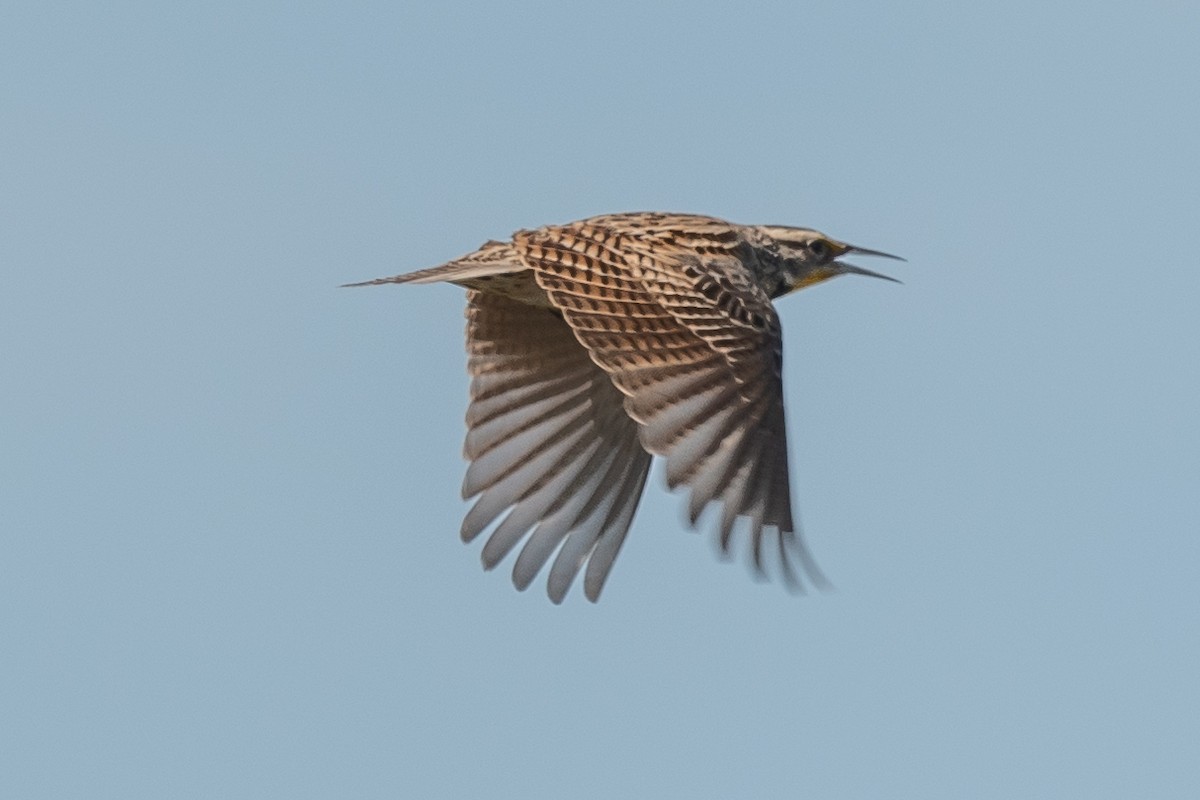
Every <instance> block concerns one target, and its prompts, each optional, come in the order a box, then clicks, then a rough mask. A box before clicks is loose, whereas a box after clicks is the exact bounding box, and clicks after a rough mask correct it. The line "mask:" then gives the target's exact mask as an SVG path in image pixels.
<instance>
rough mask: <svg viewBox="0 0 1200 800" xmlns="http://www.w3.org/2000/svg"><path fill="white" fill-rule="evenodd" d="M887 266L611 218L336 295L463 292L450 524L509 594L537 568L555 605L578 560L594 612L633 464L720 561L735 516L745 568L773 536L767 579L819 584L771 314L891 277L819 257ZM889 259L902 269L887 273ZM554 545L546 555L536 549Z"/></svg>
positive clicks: (824, 242) (721, 230)
mask: <svg viewBox="0 0 1200 800" xmlns="http://www.w3.org/2000/svg"><path fill="white" fill-rule="evenodd" d="M846 254H864V255H875V256H884V257H887V258H898V257H897V256H893V255H890V254H888V253H881V252H879V251H876V250H867V249H865V248H862V247H855V246H853V245H849V244H845V243H844V242H839V241H836V240H834V239H831V238H829V237H828V236H826V235H824V234H823V233H820V232H818V231H815V230H810V229H807V228H793V227H787V226H782V225H736V224H734V223H731V222H726V221H724V220H720V219H715V218H712V217H704V216H695V215H689V214H664V213H629V214H611V215H607V216H600V217H592V218H590V219H585V220H580V221H578V222H571V223H568V224H565V225H551V226H547V227H542V228H538V229H536V230H521V231H517V232H516V233H515V234H513V237H512V239H511V241H507V242H498V241H489V242H487V243H486V244H484V245H483V246H482V247H481V248H479V249H478V250H476V251H475V252H473V253H469V254H467V255H465V256H463V257H461V258H458V259H455V260H454V261H450V262H448V263H446V264H443V265H442V266H439V267H432V268H430V269H424V270H420V271H418V272H412V273H408V274H405V275H397V276H395V277H392V278H379V279H377V280H373V281H366V282H364V283H355V284H348V285H350V286H370V285H379V284H385V283H433V282H438V281H449V282H451V283H455V284H458V285H459V286H463V287H466V289H467V290H468V291H467V353H468V370H469V372H470V375H471V403H470V406H469V408H468V411H467V429H468V430H467V437H466V444H465V446H464V452H465V455H466V458H467V459H468V460H469V461H470V466H469V468H468V469H467V474H466V478H465V479H464V481H463V491H462V493H463V497H464V499H469V498H471V497H474V496H476V495H478V500H477V501H476V502H475V504H474V506H473V507H472V508H471V509H470V511H469V512H468V513H467V515H466V518H465V520H464V521H463V524H462V538H463V540H464V541H468V542H469V541H471V540H473V539H474V538H475V537H477V536H478V535H479V534H480V533H482V532H483V531H484V530H485V529H486V528H488V526H490V525H491V524H492V523H493V522H495V521H496V520H497V518H499V517H500V515H501V514H503V513H504V512H505V511H506V510H509V509H511V511H509V513H508V515H507V516H505V517H504V518H503V520H501V521H500V523H499V524H498V525H497V526H496V527H495V529H494V530H493V531H492V534H491V536H490V537H489V539H488V541H487V543H486V544H485V545H484V548H483V554H482V555H483V563H484V566H485V568H487V569H491V568H492V567H494V566H496V565H497V564H498V563H499V562H500V561H501V560H502V559H503V558H504V557H505V556H506V555H507V554H508V553H509V552H510V551H512V550H513V548H515V547H516V546H517V544H519V543H520V542H521V540H522V539H526V536H527V535H528V538H527V540H526V541H525V545H524V547H523V548H522V549H521V552H520V555H519V556H518V557H517V560H516V563H515V565H514V567H513V583H514V584H515V585H516V586H517V588H519V589H525V588H526V587H528V586H529V584H530V583H531V582H532V581H533V579H534V578H535V577H536V576H537V573H538V572H539V571H540V570H541V569H542V567H544V566H545V565H546V563H547V562H548V561H549V560H550V558H551V557H552V556H553V557H554V563H553V565H552V566H551V568H550V576H549V581H548V586H547V589H548V594H549V595H550V599H551V600H553V601H554V602H555V603H559V602H561V601H562V599H563V597H564V596H565V595H566V593H567V590H568V589H569V588H570V586H571V583H572V581H573V580H574V579H575V576H576V574H578V572H579V571H580V569H581V568H583V565H584V564H585V563H586V564H587V569H586V571H585V575H584V593H585V594H586V595H587V598H588V599H589V600H591V601H593V602H595V601H596V600H597V599H598V598H599V596H600V591H601V589H602V588H603V586H604V582H605V580H606V579H607V578H608V574H609V571H610V570H611V569H612V565H613V562H614V560H615V559H616V557H617V553H618V552H619V550H620V548H621V544H622V542H623V541H624V540H625V534H626V533H627V532H628V530H629V526H630V523H631V522H632V520H633V515H634V511H635V509H636V508H637V504H638V500H639V499H640V497H641V494H642V488H643V486H644V485H645V482H646V473H647V471H648V470H649V467H650V457H651V454H653V455H658V456H662V457H664V458H665V459H666V475H667V483H668V485H669V486H670V487H671V488H672V489H674V488H676V487H679V486H686V487H688V488H689V489H690V490H691V495H690V498H689V502H688V517H689V520H690V522H691V524H692V525H693V526H694V525H695V524H696V520H697V519H698V518H699V516H700V514H701V512H702V511H703V510H704V509H705V507H706V506H708V505H709V504H710V503H712V502H714V501H720V505H721V506H722V512H721V519H720V525H719V530H720V539H719V541H720V546H721V550H722V552H724V553H728V552H729V550H730V546H731V541H732V538H733V533H734V524H735V522H736V521H737V519H738V518H739V517H746V518H748V520H749V542H750V551H751V558H752V562H753V565H754V568H755V571H756V574H759V575H763V574H765V570H764V563H763V562H764V554H763V550H764V538H765V537H766V538H773V539H774V542H773V545H774V549H776V550H777V551H778V554H779V559H778V560H779V564H780V571H781V573H782V577H783V578H784V580H785V582H786V583H787V584H788V586H789V587H791V588H795V589H800V588H802V584H801V582H800V579H799V577H798V576H797V574H796V570H795V568H794V567H793V565H792V558H796V559H797V560H798V561H799V564H800V565H801V567H802V569H803V570H804V572H806V573H807V575H808V578H809V580H810V581H811V582H812V583H814V584H816V585H822V584H824V583H825V579H824V577H823V576H822V575H821V572H820V570H819V569H818V568H817V566H816V563H815V562H814V561H813V559H812V557H811V556H810V555H809V553H808V551H807V549H806V547H805V545H804V542H803V540H802V538H801V536H800V534H799V532H798V531H797V526H796V525H795V523H794V521H793V518H792V508H791V493H790V486H789V480H788V449H787V433H786V430H785V425H784V413H783V382H782V377H781V376H782V369H783V361H782V353H783V341H782V336H781V332H780V325H779V317H778V316H777V315H776V313H775V308H774V306H773V304H772V302H771V301H772V300H773V299H775V298H777V297H780V296H781V295H784V294H787V293H788V292H791V291H794V290H796V289H800V288H803V287H806V286H811V285H813V284H815V283H819V282H821V281H824V280H827V279H829V278H832V277H834V276H836V275H843V274H847V273H853V274H857V275H870V276H873V277H876V278H884V279H886V280H895V279H894V278H889V277H888V276H886V275H880V274H879V273H876V272H871V271H870V270H866V269H862V268H860V267H856V266H853V265H850V264H846V263H844V262H841V261H838V260H837V259H838V258H839V257H841V256H843V255H846ZM901 260H902V259H901ZM556 550H557V554H556V552H555V551H556Z"/></svg>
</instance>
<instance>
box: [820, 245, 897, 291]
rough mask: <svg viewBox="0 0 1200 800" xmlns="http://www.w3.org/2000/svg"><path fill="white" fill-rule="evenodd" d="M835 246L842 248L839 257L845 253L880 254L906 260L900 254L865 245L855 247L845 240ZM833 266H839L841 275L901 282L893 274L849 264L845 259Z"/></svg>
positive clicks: (883, 256) (838, 270)
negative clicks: (896, 254)
mask: <svg viewBox="0 0 1200 800" xmlns="http://www.w3.org/2000/svg"><path fill="white" fill-rule="evenodd" d="M835 246H836V247H837V248H838V249H839V250H840V252H839V253H838V254H837V258H841V257H842V256H844V255H862V256H879V257H881V258H890V259H893V260H895V261H904V259H903V258H901V257H900V256H894V255H892V254H891V253H885V252H883V251H882V250H868V249H867V248H865V247H855V246H854V245H852V244H845V243H844V242H837V243H836V245H835ZM832 266H835V267H836V268H837V274H839V275H866V276H867V277H869V278H881V279H883V280H885V281H891V282H892V283H900V281H899V280H897V279H895V278H893V277H892V276H891V275H884V274H882V273H879V272H872V271H871V270H869V269H863V268H862V267H856V266H854V265H853V264H847V263H846V262H844V261H834V262H833V265H832Z"/></svg>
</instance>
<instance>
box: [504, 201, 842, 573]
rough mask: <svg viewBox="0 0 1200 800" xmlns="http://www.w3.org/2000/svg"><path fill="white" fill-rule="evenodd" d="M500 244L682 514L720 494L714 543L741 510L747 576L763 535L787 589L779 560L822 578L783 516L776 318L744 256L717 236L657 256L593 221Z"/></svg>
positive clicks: (648, 243)
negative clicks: (628, 424)
mask: <svg viewBox="0 0 1200 800" xmlns="http://www.w3.org/2000/svg"><path fill="white" fill-rule="evenodd" d="M513 244H514V247H515V249H516V251H517V253H518V254H519V255H520V257H521V260H522V261H523V262H524V263H525V264H526V265H527V266H529V267H530V268H531V269H533V271H534V276H535V279H536V280H537V282H538V285H540V286H541V287H542V288H543V289H544V290H545V291H546V293H547V294H548V296H549V298H550V302H551V303H552V304H553V305H554V306H555V307H557V308H558V309H560V310H561V311H562V313H563V318H564V319H565V320H566V322H567V324H568V325H570V328H571V330H572V331H573V332H574V334H575V337H576V338H577V339H578V340H579V342H580V343H582V344H583V346H584V347H586V348H587V350H588V352H589V353H590V354H591V357H592V359H593V360H594V361H595V362H596V363H597V364H599V365H600V366H601V367H602V368H603V369H604V371H605V372H607V373H608V374H609V375H610V376H611V378H612V381H613V383H614V384H615V385H616V386H617V387H618V388H619V389H620V390H621V391H622V392H623V393H624V394H625V395H626V397H625V401H624V402H625V408H626V410H627V411H628V412H629V415H630V416H632V417H633V418H634V419H635V420H636V421H637V422H638V425H639V436H640V439H641V442H642V444H643V445H644V446H645V448H646V449H647V450H649V451H650V452H652V453H655V454H656V455H662V456H664V457H665V458H666V462H667V465H666V466H667V479H668V482H669V484H670V486H671V487H672V488H675V487H677V486H681V485H684V486H688V487H689V488H690V489H691V497H690V499H689V504H688V509H689V516H690V519H691V521H692V523H693V524H695V522H696V520H697V519H698V518H699V516H700V514H701V513H702V512H703V510H704V508H705V507H706V506H707V505H708V504H709V503H711V502H713V501H720V503H721V505H722V506H723V510H722V515H721V521H720V540H719V541H720V544H721V548H722V550H723V551H725V552H728V551H729V549H730V546H731V541H732V535H733V531H734V524H735V522H736V520H737V518H738V517H746V518H748V519H749V524H750V548H751V555H752V559H753V564H754V566H755V568H756V570H757V571H758V572H759V573H760V574H762V573H763V572H764V566H763V562H764V559H763V542H764V538H765V537H766V536H770V535H773V536H774V538H775V543H776V546H777V549H778V552H779V561H780V569H781V571H782V573H783V576H784V579H785V581H786V582H787V583H788V585H789V586H791V587H793V588H799V587H800V582H799V579H798V577H797V575H796V573H795V570H794V569H793V567H792V563H791V558H792V557H795V558H797V559H798V560H799V561H800V563H801V565H802V566H803V568H804V570H805V571H806V572H807V573H808V575H809V577H810V579H811V580H812V581H813V582H814V583H816V584H822V583H824V582H825V579H824V577H823V576H822V575H821V573H820V570H819V569H818V568H817V566H816V564H815V563H814V562H813V560H812V558H811V556H810V555H809V554H808V552H807V549H806V548H805V546H804V543H803V541H802V540H801V538H800V537H799V536H798V534H797V533H796V532H795V530H796V526H795V524H794V523H793V519H792V510H791V495H790V488H789V480H788V454H787V432H786V425H785V421H784V411H783V386H782V379H781V373H780V369H781V364H782V344H781V342H782V337H781V334H780V330H779V322H778V317H777V316H776V314H775V310H774V307H773V306H772V305H771V302H770V298H768V297H767V296H766V294H765V293H764V292H763V291H762V290H761V289H760V288H759V287H758V286H757V284H756V283H754V281H753V280H752V278H751V276H750V275H749V274H748V272H747V270H746V267H745V266H744V265H743V264H741V263H740V262H739V261H738V260H737V259H736V258H735V257H734V254H733V253H732V252H729V251H721V249H720V248H719V247H713V248H712V249H711V251H710V252H709V253H708V254H707V255H706V256H705V257H704V258H705V260H704V261H703V262H702V261H701V260H700V258H699V257H697V256H695V255H682V253H689V254H690V253H695V252H697V251H696V250H695V249H694V248H687V249H679V248H677V249H676V251H675V252H679V253H681V255H680V256H679V257H669V256H667V257H665V256H664V255H663V253H664V252H669V251H670V248H669V247H663V246H661V244H662V243H656V242H654V241H653V240H652V239H649V238H648V237H646V236H633V235H629V234H624V233H621V232H619V231H616V230H613V229H611V228H609V227H607V226H605V225H604V224H602V223H600V222H598V221H587V220H585V221H583V222H578V223H572V224H570V225H566V226H561V227H552V228H541V229H538V230H536V231H522V232H519V233H518V234H517V235H516V236H515V237H514V240H513ZM768 529H771V530H768ZM772 531H773V532H772Z"/></svg>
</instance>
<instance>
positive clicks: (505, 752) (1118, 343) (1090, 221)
mask: <svg viewBox="0 0 1200 800" xmlns="http://www.w3.org/2000/svg"><path fill="white" fill-rule="evenodd" d="M1048 6H1049V7H1048ZM1198 40H1200V6H1197V5H1196V4H1194V3H1185V2H1173V3H1172V2H1161V3H1140V4H1136V5H1134V4H1104V3H1060V4H1044V3H1036V4H1035V3H1028V4H1026V3H1007V2H1006V3H1002V4H1001V3H996V4H977V3H933V2H919V3H913V4H892V3H866V4H855V3H824V4H809V3H774V4H770V3H740V4H736V5H734V4H729V5H719V4H715V3H665V4H647V3H641V2H638V3H633V2H613V3H608V4H603V5H596V4H567V3H556V2H555V3H551V2H546V3H516V4H511V3H510V4H494V5H492V4H486V5H485V4H469V3H452V2H447V3H398V4H397V3H340V2H339V3H252V4H245V3H202V4H162V3H117V4H93V3H78V4H58V3H25V4H20V3H17V4H7V5H5V6H4V9H3V11H0V74H3V76H4V79H3V81H2V83H0V264H2V265H3V276H4V281H3V286H4V288H3V291H2V292H0V375H2V376H3V380H2V382H0V542H2V543H3V547H2V551H0V796H3V797H14V798H15V797H97V798H100V797H112V798H134V797H136V798H141V797H146V798H162V797H225V798H243V797H244V798H257V797H297V798H307V797H313V798H327V797H364V798H365V797H402V796H403V797H505V796H522V797H547V798H552V797H580V798H591V797H621V796H626V797H632V796H642V797H681V798H709V797H712V798H722V797H734V796H756V797H818V798H964V797H970V798H1014V797H1020V798H1059V797H1091V798H1096V797H1099V798H1128V797H1139V796H1140V797H1155V798H1168V797H1169V798H1176V797H1178V798H1193V797H1196V796H1197V794H1198V793H1200V755H1198V754H1200V535H1198V534H1200V424H1198V423H1197V420H1196V412H1197V405H1198V397H1200V369H1198V363H1200V342H1198V340H1200V335H1198V334H1200V322H1198V318H1197V307H1198V300H1200V265H1198V263H1197V262H1198V259H1200V257H1198V255H1197V252H1198V248H1200V237H1198V235H1197V220H1198V219H1200V105H1198V104H1197V99H1196V98H1197V87H1198V86H1200V48H1198V47H1197V44H1196V43H1197V41H1198ZM638 209H663V210H678V211H692V212H700V213H708V214H715V215H718V216H723V217H726V218H729V219H733V220H737V221H742V222H761V223H776V224H796V225H807V226H813V227H818V228H820V229H822V230H825V231H826V232H828V233H829V234H831V235H833V236H835V237H838V238H842V239H845V240H848V241H851V242H855V243H858V244H862V245H864V246H867V247H874V248H879V249H883V250H888V251H891V252H896V253H899V254H902V255H904V256H906V257H907V258H908V259H909V261H908V263H907V264H891V263H887V264H884V263H883V262H874V263H869V262H868V261H863V262H862V263H864V265H867V266H874V267H878V268H886V269H887V270H888V271H889V272H891V273H892V274H894V275H896V276H897V277H899V278H901V279H903V280H904V281H905V284H904V285H903V286H896V285H894V284H888V283H884V282H882V281H871V280H866V279H861V278H841V279H838V280H836V281H833V282H830V283H828V284H825V285H823V286H820V287H817V288H814V289H811V290H807V291H804V292H801V293H799V294H797V295H795V296H791V297H788V298H785V299H784V300H783V301H781V303H780V313H781V316H782V320H783V325H784V329H785V334H786V337H787V348H786V351H785V370H786V371H785V384H786V393H787V402H788V407H789V433H790V435H791V440H792V442H791V444H792V458H793V481H794V494H795V498H796V502H797V505H798V508H799V509H800V512H801V516H802V519H803V522H804V526H805V529H806V530H807V532H808V535H809V540H810V543H811V545H812V548H813V551H814V553H815V555H816V557H817V558H818V560H819V562H820V563H821V565H822V566H823V567H824V569H825V571H826V572H827V573H828V574H829V576H830V577H831V579H832V580H833V581H834V583H835V584H836V586H837V590H836V591H834V592H832V593H828V594H816V595H809V596H806V597H793V596H790V595H788V594H787V593H786V592H785V591H784V590H783V589H782V588H781V587H780V586H778V585H772V584H765V585H764V584H757V583H755V582H754V581H753V580H752V579H751V577H750V576H749V574H748V570H747V569H746V568H745V565H744V564H742V563H734V564H729V563H722V562H720V561H719V560H718V559H717V558H715V557H714V552H713V551H714V548H713V546H712V537H711V531H709V532H707V533H703V534H697V533H691V532H688V531H686V530H685V526H684V524H683V519H682V513H683V499H682V497H680V496H672V495H670V494H669V493H667V492H666V491H665V489H664V487H663V482H662V476H661V474H659V473H657V472H656V473H655V474H654V475H652V480H651V484H650V486H649V491H648V493H647V496H646V498H645V501H644V502H643V504H642V507H641V510H640V512H639V515H638V517H637V519H636V521H635V523H634V526H633V530H632V532H631V534H630V538H629V540H628V542H627V543H626V546H625V549H624V551H623V553H622V555H621V558H620V560H619V561H618V563H617V566H616V570H615V572H614V574H613V576H612V579H611V581H610V582H609V584H608V586H607V589H606V592H605V595H604V597H603V598H602V600H601V602H600V603H599V605H594V606H593V605H591V604H589V603H587V602H586V601H585V600H584V599H583V597H582V595H581V593H580V592H579V591H578V587H576V589H575V590H573V592H572V594H571V595H570V596H569V597H568V599H567V602H566V603H564V604H563V606H561V607H555V606H553V605H552V604H551V603H550V602H549V601H548V600H547V599H546V597H545V594H544V588H543V587H544V583H543V582H540V581H539V583H538V584H537V585H536V588H534V589H531V590H530V591H528V592H526V593H524V594H522V593H518V592H516V591H515V590H514V589H513V588H512V586H511V585H510V583H509V576H508V569H509V568H510V567H511V562H506V563H505V565H504V566H503V567H502V568H501V569H499V570H496V571H495V572H493V573H484V572H483V571H482V570H481V569H480V566H479V546H478V544H476V545H475V546H471V547H467V546H464V545H463V544H462V543H461V542H460V541H459V540H458V536H457V532H458V527H459V524H460V521H461V518H462V515H463V513H464V511H465V510H466V505H465V504H464V503H463V502H462V501H461V500H460V499H459V485H460V481H461V478H462V473H463V470H464V464H463V463H462V461H461V458H460V449H461V439H462V434H463V429H464V426H463V421H462V417H463V412H464V410H465V407H466V391H467V380H466V377H465V371H464V364H465V357H464V355H463V342H462V328H463V321H462V310H463V298H462V292H461V290H459V289H457V288H456V287H453V286H416V287H382V288H372V289H355V290H349V289H338V288H336V287H337V286H338V285H339V284H341V283H345V282H348V281H353V280H362V279H366V278H372V277H376V276H380V275H391V274H395V273H399V272H403V271H408V270H410V269H416V268H419V267H425V266H430V265H433V264H437V263H440V262H442V261H444V260H446V259H449V258H452V257H454V256H457V255H459V254H461V253H464V252H467V251H469V250H472V249H474V248H475V247H476V246H478V245H479V244H480V243H482V242H483V241H484V240H486V239H488V238H504V237H506V236H507V235H508V234H509V233H510V232H512V231H513V230H515V229H517V228H521V227H531V226H536V225H541V224H545V223H551V222H564V221H568V220H572V219H576V218H579V217H584V216H588V215H592V214H597V213H603V212H610V211H620V210H638Z"/></svg>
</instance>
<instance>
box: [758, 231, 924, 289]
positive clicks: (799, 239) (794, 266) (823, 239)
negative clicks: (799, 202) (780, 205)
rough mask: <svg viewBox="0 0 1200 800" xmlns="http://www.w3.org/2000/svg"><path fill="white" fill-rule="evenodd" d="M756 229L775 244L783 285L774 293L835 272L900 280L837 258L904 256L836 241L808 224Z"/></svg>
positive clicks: (835, 274) (817, 280) (820, 279)
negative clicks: (807, 225) (850, 256)
mask: <svg viewBox="0 0 1200 800" xmlns="http://www.w3.org/2000/svg"><path fill="white" fill-rule="evenodd" d="M759 230H760V231H762V232H763V233H764V234H766V235H767V236H769V237H770V238H771V239H772V240H774V241H775V243H776V244H777V245H778V246H779V254H780V256H781V257H782V259H781V261H782V266H783V271H784V275H783V285H782V286H781V287H780V291H779V292H778V294H787V293H788V292H794V291H796V290H797V289H803V288H805V287H807V286H812V285H814V284H818V283H821V282H822V281H827V280H829V279H830V278H833V277H836V276H838V275H867V276H870V277H872V278H882V279H883V280H885V281H894V282H895V283H899V282H900V281H898V280H896V279H895V278H893V277H891V276H890V275H882V274H880V273H878V272H872V271H871V270H869V269H863V268H862V267H857V266H855V265H854V264H847V263H846V262H845V261H839V260H838V259H839V258H841V257H842V256H845V255H864V256H882V257H883V258H893V259H895V260H897V261H903V260H904V259H903V258H901V257H900V256H894V255H892V254H891V253H883V252H880V251H879V250H868V249H867V248H865V247H856V246H855V245H852V244H846V243H845V242H839V241H838V240H836V239H831V238H830V237H828V236H826V235H825V234H823V233H821V232H820V231H814V230H810V229H809V228H789V227H785V226H779V225H763V226H760V227H759Z"/></svg>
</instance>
